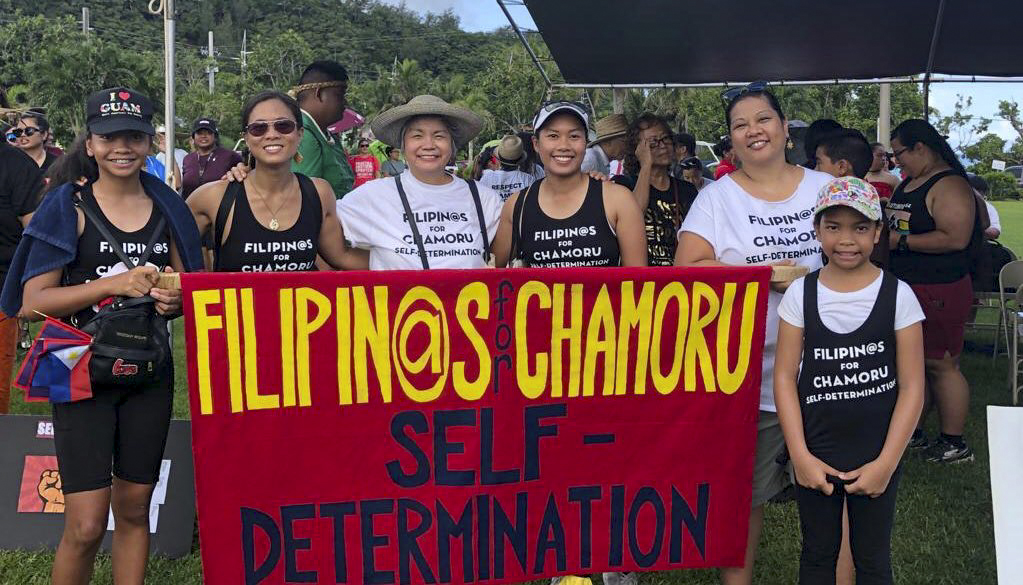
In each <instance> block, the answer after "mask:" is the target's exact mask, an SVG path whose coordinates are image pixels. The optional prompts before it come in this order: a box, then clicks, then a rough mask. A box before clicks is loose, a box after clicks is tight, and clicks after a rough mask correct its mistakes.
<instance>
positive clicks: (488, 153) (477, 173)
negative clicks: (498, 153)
mask: <svg viewBox="0 0 1023 585" xmlns="http://www.w3.org/2000/svg"><path fill="white" fill-rule="evenodd" d="M496 148H497V147H496V146H488V147H486V148H484V149H483V150H482V151H481V152H480V153H479V154H478V155H476V160H475V161H473V164H472V178H473V180H474V181H479V180H480V179H482V178H483V171H485V170H487V164H488V163H489V162H490V158H491V157H493V156H494V150H495V149H496Z"/></svg>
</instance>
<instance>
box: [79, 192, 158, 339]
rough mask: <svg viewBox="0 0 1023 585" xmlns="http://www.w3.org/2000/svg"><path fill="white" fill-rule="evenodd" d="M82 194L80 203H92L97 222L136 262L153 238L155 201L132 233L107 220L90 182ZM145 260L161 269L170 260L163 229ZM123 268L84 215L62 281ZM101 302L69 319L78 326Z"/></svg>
mask: <svg viewBox="0 0 1023 585" xmlns="http://www.w3.org/2000/svg"><path fill="white" fill-rule="evenodd" d="M81 193H82V201H83V203H84V204H86V205H91V206H92V209H95V210H97V211H98V212H99V213H98V215H99V218H100V221H102V222H103V225H104V227H106V228H107V229H108V230H110V233H111V234H112V235H113V236H114V238H115V239H117V241H118V242H120V244H121V249H122V250H124V254H125V256H127V257H128V258H129V259H130V260H131V261H132V262H136V263H137V262H138V261H139V258H140V257H141V256H142V255H143V254H144V253H145V251H146V244H148V243H149V240H150V239H152V237H153V232H154V231H155V230H156V227H157V224H158V223H159V221H160V210H159V209H158V208H157V207H156V204H155V203H154V204H153V211H152V213H151V214H150V216H149V221H147V222H146V225H145V226H143V227H142V229H140V230H138V231H134V232H125V231H122V230H120V229H118V228H117V226H115V225H114V224H112V223H110V220H108V219H107V216H106V215H105V214H104V213H103V210H102V209H101V208H100V206H99V204H98V203H97V202H96V197H95V196H94V195H93V194H92V186H91V185H89V186H86V187H83V188H82V191H81ZM146 263H147V264H151V265H153V266H156V267H157V268H158V269H160V270H163V269H164V267H165V266H167V264H168V263H170V236H169V233H168V232H167V231H166V230H164V233H163V236H162V237H159V238H158V239H157V240H156V244H155V245H154V246H153V251H152V252H151V253H150V255H149V258H148V260H147V262H146ZM125 271H126V270H125V267H124V263H123V262H121V260H120V259H119V258H118V257H117V253H116V252H114V249H113V248H112V247H111V245H110V243H109V242H108V241H107V239H106V238H104V237H103V234H101V233H100V231H99V229H97V228H96V225H95V224H93V223H92V221H90V220H89V219H88V218H86V220H85V229H84V230H82V235H81V236H79V238H78V253H77V254H76V255H75V259H74V260H72V261H71V263H70V264H68V265H67V266H66V267H65V269H64V283H65V284H66V285H76V284H85V283H87V282H90V281H93V280H96V279H97V278H103V277H104V276H116V275H118V274H120V273H122V272H125ZM104 304H106V303H105V302H101V303H100V304H99V305H95V306H92V307H86V308H85V309H82V310H81V311H78V312H77V313H75V314H74V315H72V316H71V317H70V318H69V319H68V322H70V323H71V324H72V325H75V326H78V327H80V326H82V325H84V324H85V323H86V322H88V321H89V319H91V318H92V317H93V316H94V315H95V314H96V312H97V311H98V310H99V308H100V306H102V305H104Z"/></svg>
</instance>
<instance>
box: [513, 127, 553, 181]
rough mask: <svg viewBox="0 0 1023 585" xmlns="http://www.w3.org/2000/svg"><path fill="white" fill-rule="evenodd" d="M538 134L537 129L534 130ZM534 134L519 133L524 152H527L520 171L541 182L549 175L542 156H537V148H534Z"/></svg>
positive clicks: (520, 165)
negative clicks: (541, 158)
mask: <svg viewBox="0 0 1023 585" xmlns="http://www.w3.org/2000/svg"><path fill="white" fill-rule="evenodd" d="M533 132H536V128H534V129H533ZM533 132H519V133H518V134H517V136H518V137H519V140H521V141H522V150H524V151H525V153H526V156H525V158H524V159H523V160H522V162H521V163H520V164H519V170H520V171H522V172H523V173H526V174H528V175H533V180H534V181H539V180H540V179H542V178H544V177H545V176H546V175H547V171H546V169H544V166H543V161H542V160H540V155H539V154H537V152H536V148H535V147H534V146H533Z"/></svg>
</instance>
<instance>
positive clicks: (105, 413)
mask: <svg viewBox="0 0 1023 585" xmlns="http://www.w3.org/2000/svg"><path fill="white" fill-rule="evenodd" d="M173 402H174V372H173V370H171V371H170V372H168V373H167V375H165V376H161V377H160V378H159V379H158V381H157V382H156V383H155V384H153V385H152V386H146V387H144V388H139V389H131V390H127V389H119V388H118V389H109V388H100V389H96V388H94V389H93V397H92V398H90V399H88V400H80V401H78V402H66V403H63V404H54V405H53V439H54V443H55V446H56V449H57V465H58V466H59V468H60V479H61V484H62V486H63V491H64V493H65V494H69V493H74V492H84V491H89V490H96V489H100V488H105V487H110V484H111V482H112V480H111V475H110V472H111V464H112V465H113V474H114V475H116V476H117V477H119V478H121V479H123V480H127V481H130V482H133V483H142V484H155V483H156V482H157V480H158V479H159V478H160V463H161V461H162V460H163V448H164V445H165V444H166V443H167V429H168V428H169V427H170V418H171V408H172V406H173Z"/></svg>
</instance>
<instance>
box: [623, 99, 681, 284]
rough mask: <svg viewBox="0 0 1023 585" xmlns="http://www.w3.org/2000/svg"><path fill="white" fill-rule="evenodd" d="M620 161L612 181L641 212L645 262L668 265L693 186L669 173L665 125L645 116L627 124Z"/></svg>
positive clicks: (670, 146)
mask: <svg viewBox="0 0 1023 585" xmlns="http://www.w3.org/2000/svg"><path fill="white" fill-rule="evenodd" d="M626 139H627V141H628V146H627V147H626V150H625V160H624V162H623V166H624V170H625V173H626V174H625V175H619V176H617V177H615V178H614V179H613V180H614V182H616V183H618V184H619V185H624V186H625V187H627V188H628V189H630V190H631V191H632V197H633V199H635V201H636V205H638V206H639V208H640V209H641V210H642V211H643V222H644V224H645V226H646V244H647V262H649V264H650V266H671V265H672V264H673V263H674V260H675V248H676V247H677V246H678V230H679V228H680V227H682V221H683V220H684V219H685V218H686V214H688V213H689V208H690V206H692V204H693V201H694V200H696V193H697V191H696V187H694V186H693V185H692V184H690V183H689V182H688V181H684V180H682V179H681V178H678V177H673V176H671V174H670V173H669V171H670V170H671V165H672V163H673V162H674V155H675V140H674V136H673V135H672V133H671V128H669V127H668V123H667V122H666V121H665V120H664V119H663V118H661V117H659V116H655V115H654V114H650V113H646V114H643V115H641V116H639V117H638V118H636V119H635V120H634V121H633V122H632V124H630V125H629V131H628V133H627V134H626Z"/></svg>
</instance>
